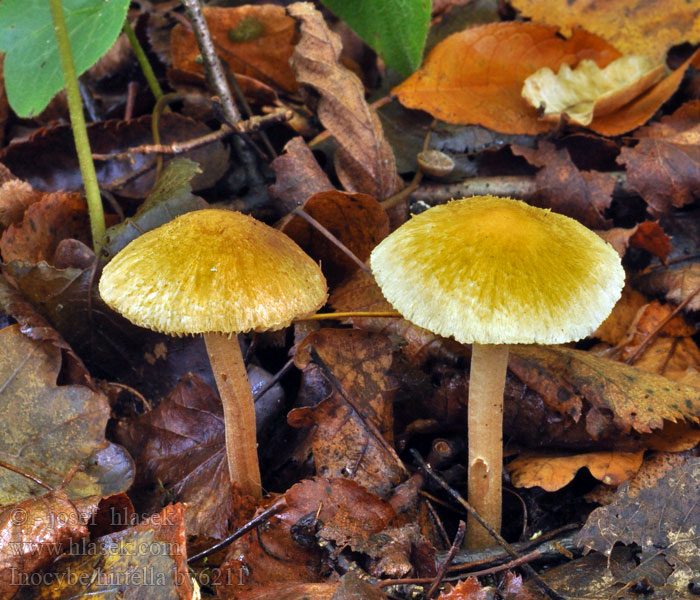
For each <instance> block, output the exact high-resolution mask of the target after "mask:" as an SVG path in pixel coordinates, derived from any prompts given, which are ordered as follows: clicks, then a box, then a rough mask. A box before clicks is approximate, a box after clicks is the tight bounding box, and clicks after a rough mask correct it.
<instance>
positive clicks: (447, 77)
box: [392, 22, 620, 134]
mask: <svg viewBox="0 0 700 600" xmlns="http://www.w3.org/2000/svg"><path fill="white" fill-rule="evenodd" d="M619 57H620V53H619V52H617V50H615V49H614V48H613V47H612V46H611V45H609V44H608V43H607V42H605V41H603V40H602V39H601V38H599V37H597V36H595V35H593V34H590V33H587V32H585V31H583V30H580V29H577V30H576V31H575V32H574V33H573V35H572V36H571V38H570V39H568V40H563V39H561V38H560V37H558V36H557V28H556V27H552V26H548V25H540V24H537V23H522V22H505V23H492V24H489V25H481V26H476V27H472V28H471V29H466V30H465V31H461V32H459V33H455V34H453V35H451V36H449V37H447V38H446V39H444V40H443V41H442V42H440V43H439V44H438V45H437V46H436V47H435V48H433V50H432V51H431V52H430V54H429V55H428V57H427V58H426V60H425V61H424V63H423V66H422V67H421V68H420V69H419V70H418V71H417V72H416V73H414V74H413V75H411V76H410V77H409V78H408V79H406V80H405V81H404V82H403V83H401V84H400V85H398V86H397V87H395V88H394V89H393V90H392V93H393V94H394V95H396V96H397V98H398V99H399V101H400V102H401V104H403V105H404V106H406V107H407V108H419V109H421V110H425V111H427V112H429V113H430V114H431V115H433V116H434V117H435V118H437V119H442V120H443V121H447V122H448V123H475V124H478V125H483V126H484V127H488V128H490V129H495V130H496V131H500V132H502V133H529V134H537V133H541V132H543V131H547V130H549V129H551V127H552V125H551V123H546V122H544V121H541V120H540V119H539V118H538V115H537V111H536V110H535V109H534V108H532V107H531V106H529V105H528V104H527V102H525V100H523V98H522V96H521V90H522V87H523V83H524V81H525V79H526V78H527V77H528V76H529V75H531V74H532V73H534V72H535V71H537V70H538V69H540V68H542V67H549V68H551V69H558V68H559V67H560V65H562V64H568V65H573V64H576V63H578V62H579V61H580V60H582V59H584V58H588V59H591V60H594V61H595V62H596V63H597V64H598V65H599V66H601V67H604V66H606V65H607V64H608V63H610V62H611V61H613V60H615V59H616V58H619Z"/></svg>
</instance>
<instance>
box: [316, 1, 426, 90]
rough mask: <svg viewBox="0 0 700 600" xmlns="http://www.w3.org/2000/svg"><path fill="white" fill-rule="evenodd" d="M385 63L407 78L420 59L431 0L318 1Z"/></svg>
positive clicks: (418, 64) (417, 65)
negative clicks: (342, 21)
mask: <svg viewBox="0 0 700 600" xmlns="http://www.w3.org/2000/svg"><path fill="white" fill-rule="evenodd" d="M321 1H322V2H323V4H325V5H326V6H327V7H328V8H330V9H331V10H332V11H333V12H334V13H335V14H336V15H337V16H338V17H340V18H341V19H343V20H344V21H345V22H346V23H347V24H348V25H349V26H350V27H352V29H354V30H355V32H356V33H357V35H359V36H360V37H361V38H362V39H363V40H364V41H365V42H366V43H367V44H369V45H370V46H371V47H372V48H374V50H376V52H377V54H379V55H380V56H381V57H382V58H383V59H384V62H386V64H387V66H389V67H390V68H392V69H394V70H395V71H397V72H399V73H400V74H401V75H403V76H404V77H408V76H409V75H410V74H411V73H413V71H415V70H416V69H417V68H418V67H419V66H420V63H421V60H422V59H423V48H424V46H425V38H426V36H427V35H428V25H429V24H430V0H381V2H377V0H321Z"/></svg>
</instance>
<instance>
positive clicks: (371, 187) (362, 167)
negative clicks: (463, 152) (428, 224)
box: [287, 2, 401, 200]
mask: <svg viewBox="0 0 700 600" xmlns="http://www.w3.org/2000/svg"><path fill="white" fill-rule="evenodd" d="M287 11H288V12H289V14H290V15H292V16H293V17H295V18H296V19H299V21H300V22H301V40H300V41H299V43H298V44H297V46H296V48H295V49H294V54H293V55H292V59H291V64H292V68H293V69H294V71H295V72H296V75H297V79H298V80H299V81H300V82H301V83H304V84H307V85H310V86H312V87H313V88H314V89H315V90H316V91H317V92H318V93H319V94H320V95H321V100H320V101H319V104H318V118H319V119H320V121H321V123H323V125H324V126H325V127H326V129H327V130H328V131H329V132H330V134H331V135H332V136H333V137H334V138H335V140H336V142H337V143H338V145H339V148H338V151H337V152H336V155H335V161H336V165H335V166H336V172H337V174H338V178H339V179H340V181H341V182H342V184H343V187H345V189H346V190H348V191H349V192H363V193H365V194H369V195H370V196H372V197H374V198H376V199H377V200H384V199H385V198H388V197H389V196H391V195H392V194H393V193H394V192H396V191H397V190H398V189H399V187H400V185H401V182H400V179H399V178H398V175H397V174H396V167H395V165H394V154H393V152H392V150H391V147H390V146H389V144H388V143H387V141H386V140H385V139H384V134H383V133H382V126H381V123H380V122H379V117H377V114H376V112H375V111H374V110H373V109H372V108H370V107H369V105H368V104H367V102H366V101H365V90H364V86H363V85H362V82H361V81H360V79H359V78H358V77H357V75H355V74H354V73H353V72H352V71H350V70H348V69H346V68H345V67H344V66H342V65H341V64H340V62H339V61H338V57H339V56H340V51H341V43H340V38H339V37H338V36H337V35H336V34H335V33H333V32H332V31H330V29H328V26H327V25H326V23H325V21H324V20H323V17H322V16H321V13H320V12H318V11H317V10H316V9H315V8H313V6H312V5H311V4H310V3H307V2H295V3H294V4H290V5H289V6H288V7H287Z"/></svg>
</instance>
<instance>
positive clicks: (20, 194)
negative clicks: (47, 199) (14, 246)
mask: <svg viewBox="0 0 700 600" xmlns="http://www.w3.org/2000/svg"><path fill="white" fill-rule="evenodd" d="M40 198H41V193H40V192H37V191H35V190H33V189H32V186H31V185H29V184H28V183H27V182H26V181H22V180H20V179H10V180H9V181H5V182H2V184H1V185H0V230H3V229H7V228H8V227H9V226H10V225H12V224H14V223H19V222H20V221H21V220H22V216H23V215H24V211H25V210H27V207H28V206H29V205H30V204H32V203H33V202H36V201H37V200H39V199H40Z"/></svg>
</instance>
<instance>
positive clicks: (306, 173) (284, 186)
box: [269, 137, 333, 214]
mask: <svg viewBox="0 0 700 600" xmlns="http://www.w3.org/2000/svg"><path fill="white" fill-rule="evenodd" d="M270 167H271V168H272V170H273V171H274V172H275V175H276V176H277V177H276V179H275V183H274V184H272V185H271V186H270V187H269V192H270V196H271V197H272V198H273V199H274V200H276V201H277V202H280V203H281V204H282V206H281V211H282V212H283V213H284V214H287V213H289V212H292V211H293V210H294V209H295V208H297V207H298V206H301V205H302V204H304V202H306V201H307V200H308V199H309V198H310V197H311V196H313V195H314V194H317V193H319V192H325V191H328V190H332V189H333V185H332V184H331V182H330V180H329V179H328V177H327V176H326V174H325V173H324V172H323V170H322V169H321V167H320V166H319V164H318V162H317V161H316V158H315V157H314V155H313V152H311V150H310V149H309V147H308V146H307V145H306V142H305V141H304V139H303V138H301V137H295V138H292V139H291V140H289V141H288V142H287V143H286V144H285V146H284V154H281V155H280V156H278V157H277V158H275V159H274V160H273V161H272V163H270Z"/></svg>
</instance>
